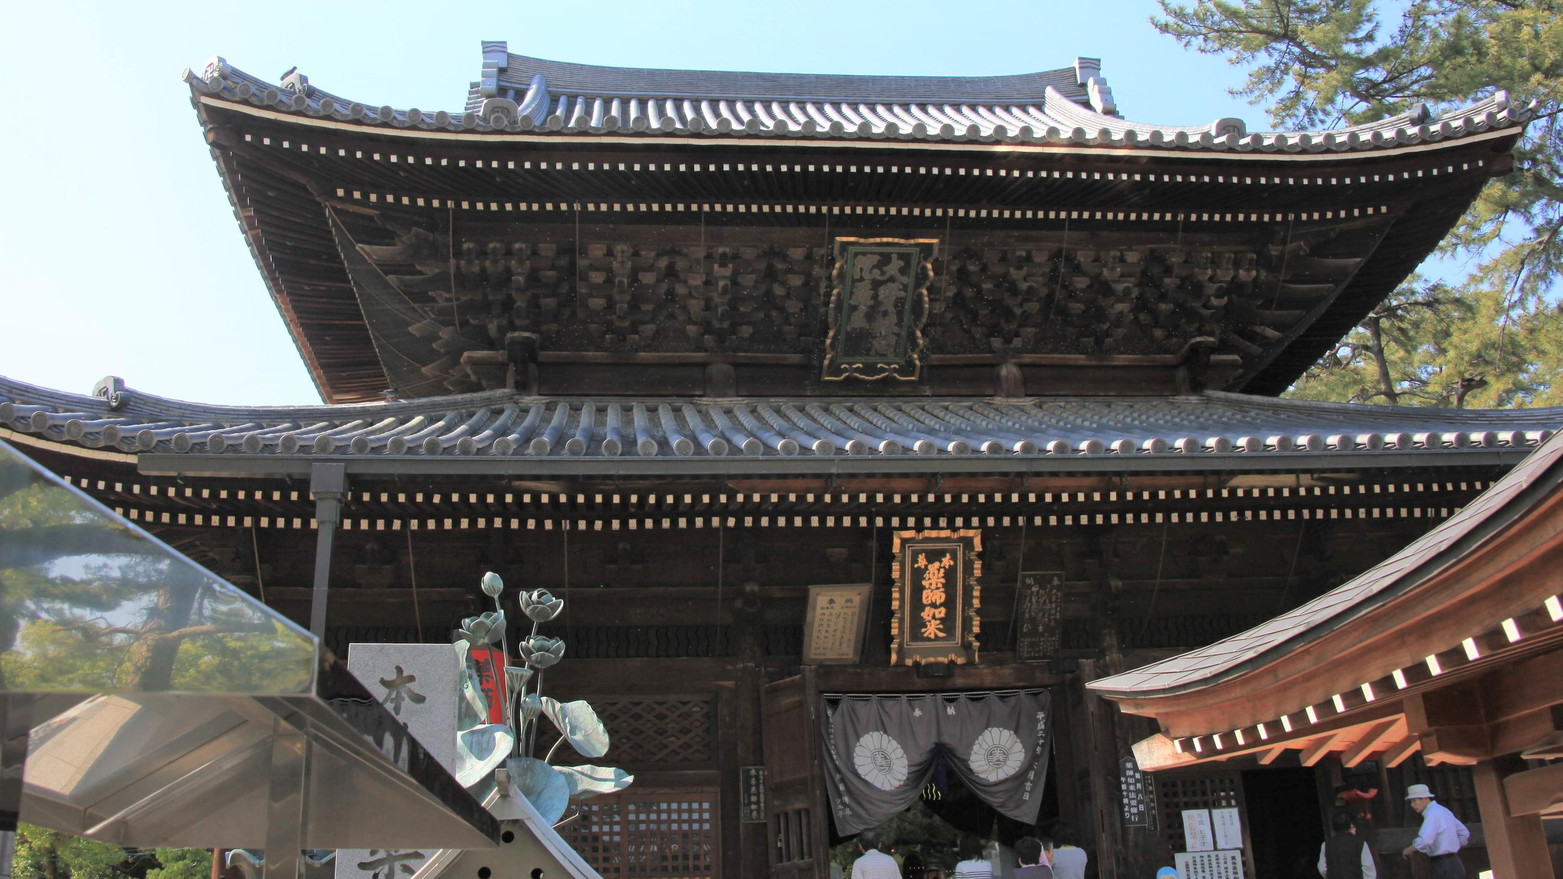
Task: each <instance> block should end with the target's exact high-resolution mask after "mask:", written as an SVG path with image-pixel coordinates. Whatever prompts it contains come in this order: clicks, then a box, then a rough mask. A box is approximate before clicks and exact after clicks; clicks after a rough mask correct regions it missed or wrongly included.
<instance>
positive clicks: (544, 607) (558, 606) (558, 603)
mask: <svg viewBox="0 0 1563 879" xmlns="http://www.w3.org/2000/svg"><path fill="white" fill-rule="evenodd" d="M563 609H564V599H563V598H555V597H553V595H552V594H550V593H549V591H548V590H547V589H533V590H532V591H531V592H523V593H521V612H522V613H524V614H526V616H527V619H529V620H531V621H532V622H534V623H546V622H548V621H549V620H551V619H553V618H554V617H556V616H558V615H559V611H561V610H563Z"/></svg>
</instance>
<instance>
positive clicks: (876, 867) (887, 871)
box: [852, 828, 901, 879]
mask: <svg viewBox="0 0 1563 879" xmlns="http://www.w3.org/2000/svg"><path fill="white" fill-rule="evenodd" d="M857 848H858V851H860V852H862V853H863V854H861V855H859V856H858V859H857V860H855V861H853V862H852V879H901V868H900V866H898V865H897V864H896V862H895V858H892V857H890V856H889V855H887V854H885V853H884V852H882V851H880V850H879V831H878V830H874V829H873V828H870V829H868V830H865V831H863V832H862V833H859V834H858V835H857Z"/></svg>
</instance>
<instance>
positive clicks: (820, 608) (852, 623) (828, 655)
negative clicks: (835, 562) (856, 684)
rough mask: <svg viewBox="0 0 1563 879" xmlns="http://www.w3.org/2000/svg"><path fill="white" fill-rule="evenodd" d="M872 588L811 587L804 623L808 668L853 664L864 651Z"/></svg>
mask: <svg viewBox="0 0 1563 879" xmlns="http://www.w3.org/2000/svg"><path fill="white" fill-rule="evenodd" d="M872 590H873V586H872V585H870V584H868V583H853V584H846V585H833V586H810V587H809V606H808V615H807V616H806V617H805V619H804V624H803V628H804V631H803V662H804V663H805V664H806V665H852V664H854V663H856V662H857V661H858V656H859V655H860V654H861V653H862V652H863V628H864V627H865V626H866V625H867V623H868V601H869V594H870V592H871V591H872Z"/></svg>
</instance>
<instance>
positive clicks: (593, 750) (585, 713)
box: [543, 696, 608, 757]
mask: <svg viewBox="0 0 1563 879" xmlns="http://www.w3.org/2000/svg"><path fill="white" fill-rule="evenodd" d="M543 713H544V714H547V715H548V719H549V720H552V721H553V722H554V726H556V727H558V728H559V732H560V733H561V734H562V735H563V736H564V737H565V739H567V740H568V741H569V742H570V747H572V748H574V749H575V753H577V754H580V755H581V756H582V757H601V756H602V755H604V754H606V753H608V728H607V727H605V726H603V725H602V721H601V720H598V719H597V712H596V711H594V710H592V706H591V705H589V704H587V703H585V702H580V701H576V702H560V701H559V700H557V699H550V698H548V697H547V696H544V697H543Z"/></svg>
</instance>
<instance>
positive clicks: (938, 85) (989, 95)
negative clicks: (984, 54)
mask: <svg viewBox="0 0 1563 879" xmlns="http://www.w3.org/2000/svg"><path fill="white" fill-rule="evenodd" d="M489 45H490V44H485V49H486V50H487V49H488V46H489ZM501 45H503V44H501ZM487 63H488V52H487V51H486V52H485V66H486V64H487ZM486 73H487V70H486V69H485V74H486ZM537 75H542V76H543V77H544V78H545V79H546V80H547V81H548V85H549V88H550V89H551V90H553V91H555V92H568V93H572V94H578V95H583V96H589V97H625V98H628V97H641V98H646V97H657V98H664V97H668V98H690V99H700V98H708V99H713V100H715V99H724V98H725V99H742V100H764V101H771V100H777V101H830V102H841V101H852V102H860V101H862V102H884V101H894V102H896V103H943V102H947V101H956V102H961V103H997V104H1010V103H1035V102H1039V101H1041V100H1042V98H1043V94H1044V92H1045V91H1046V90H1047V89H1049V88H1060V89H1061V93H1073V96H1072V97H1071V99H1072V100H1079V101H1087V100H1089V96H1088V94H1087V90H1086V88H1085V86H1084V85H1082V84H1081V83H1080V82H1079V80H1078V78H1077V74H1076V70H1075V67H1074V66H1073V65H1071V66H1069V67H1061V68H1058V69H1055V70H1041V71H1036V72H1032V73H1017V74H1002V75H994V76H886V75H874V74H836V73H764V72H754V71H733V70H673V69H644V68H634V67H610V66H605V65H596V64H578V63H575V62H570V61H554V60H550V59H547V58H534V57H532V56H529V55H518V54H515V53H513V52H512V53H507V54H506V60H505V62H504V63H503V66H501V67H500V68H499V69H498V70H497V71H496V76H495V77H494V85H493V86H492V88H493V89H494V93H493V94H484V95H483V96H484V97H498V96H501V95H500V92H501V91H503V90H506V89H510V90H518V91H524V90H525V89H526V88H527V87H529V86H530V85H531V83H532V80H533V77H535V76H537ZM484 80H485V81H484V82H483V83H481V84H479V91H480V92H486V91H487V89H488V88H489V86H488V85H487V76H485V78H484Z"/></svg>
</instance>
